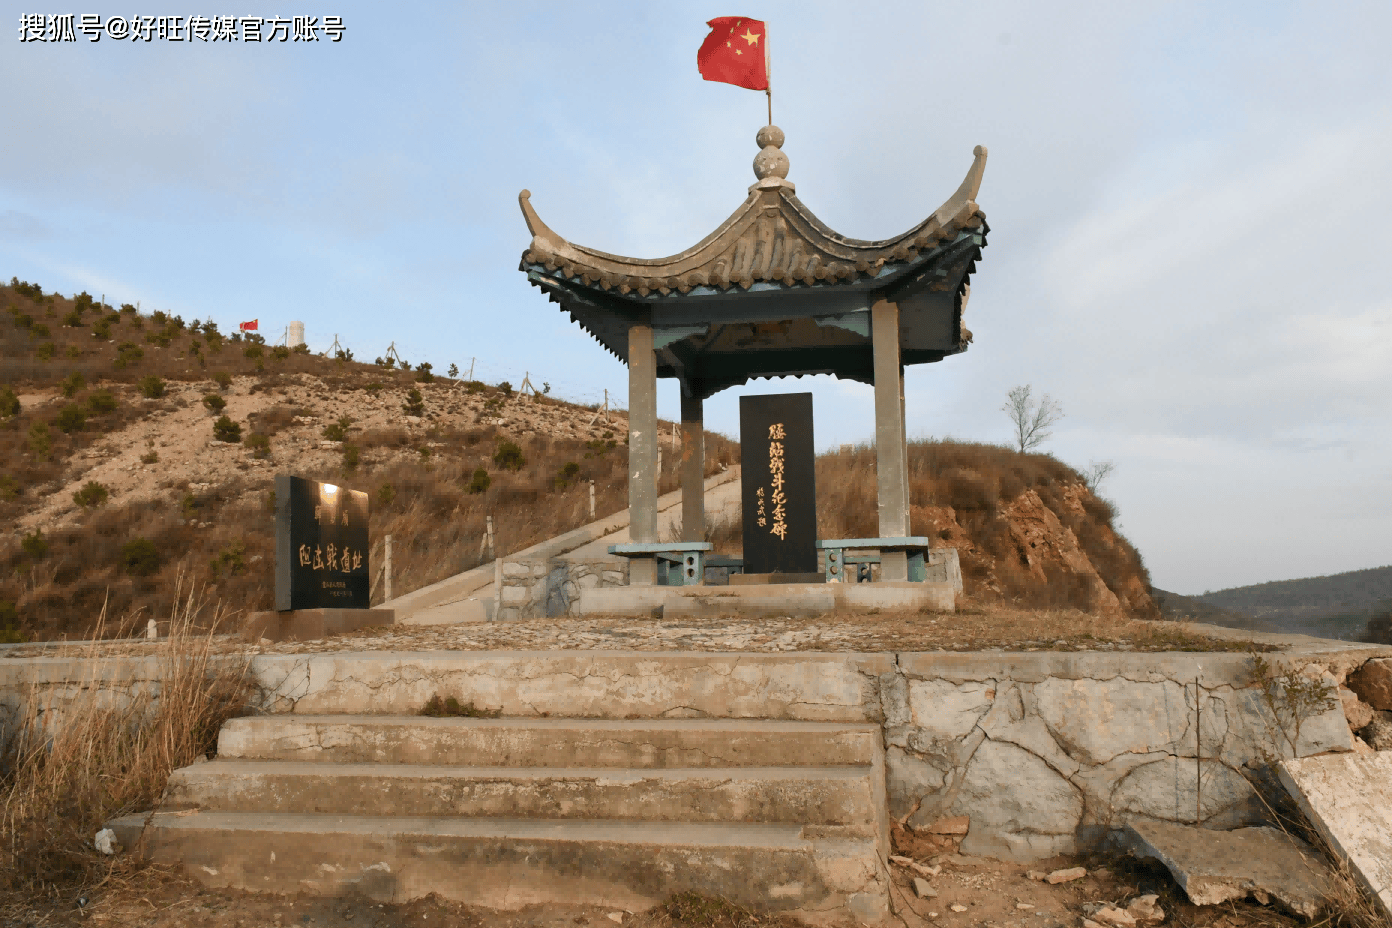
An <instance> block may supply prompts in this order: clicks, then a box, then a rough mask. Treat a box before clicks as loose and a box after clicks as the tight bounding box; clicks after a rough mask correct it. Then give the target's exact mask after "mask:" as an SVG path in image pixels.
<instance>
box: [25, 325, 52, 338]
mask: <svg viewBox="0 0 1392 928" xmlns="http://www.w3.org/2000/svg"><path fill="white" fill-rule="evenodd" d="M29 337H30V338H52V337H53V334H52V333H51V332H49V331H48V326H46V325H44V324H43V323H42V322H36V323H34V324H33V325H31V326H30V327H29Z"/></svg>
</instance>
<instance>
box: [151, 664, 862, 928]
mask: <svg viewBox="0 0 1392 928" xmlns="http://www.w3.org/2000/svg"><path fill="white" fill-rule="evenodd" d="M588 653H590V654H596V653H597V652H588ZM537 656H538V657H540V656H541V655H537ZM396 657H397V658H408V657H409V655H396ZM437 657H438V655H437ZM509 657H513V658H517V659H518V660H519V662H525V660H526V655H523V654H520V653H513V654H510V655H509ZM693 657H694V656H692V655H686V658H687V660H688V662H689V661H690V660H691V659H692V658H693ZM710 657H712V658H717V659H719V658H725V659H728V658H729V655H719V656H717V655H710ZM719 678H720V675H719V674H716V675H715V676H714V677H713V679H717V680H718V679H719ZM717 685H718V684H717ZM464 696H465V698H466V699H467V698H469V696H468V694H467V693H465V694H464ZM706 696H707V697H708V698H707V699H706V700H704V701H705V703H706V704H707V705H708V706H719V705H733V704H735V703H737V702H738V701H739V699H738V698H733V699H728V700H727V699H725V698H722V696H721V694H720V693H718V692H708V693H707V694H706ZM325 701H326V700H325V699H323V698H320V699H318V700H316V705H317V706H318V708H315V709H313V710H312V711H313V712H315V713H323V711H324V710H323V706H324V704H325ZM348 702H350V703H351V702H354V700H348ZM384 703H385V705H384V708H383V710H382V711H384V712H393V711H396V712H399V711H400V705H399V700H394V699H386V700H384ZM392 703H396V705H392ZM599 708H600V709H601V710H602V711H601V712H600V713H599V714H602V715H603V716H606V717H601V718H595V717H590V718H553V717H537V715H539V713H537V714H534V715H531V716H529V717H511V718H506V717H505V718H425V717H421V716H413V715H405V714H383V715H364V714H354V715H348V714H344V715H336V714H301V713H297V712H294V711H291V712H288V713H281V714H268V715H260V716H254V717H248V718H239V719H233V720H231V721H229V722H228V723H227V724H226V725H225V726H224V727H223V729H222V731H221V733H220V735H219V738H218V755H217V758H216V759H215V760H213V761H208V762H203V763H199V764H195V765H193V766H190V767H185V768H183V769H181V770H178V771H175V773H174V774H173V776H172V777H171V779H170V781H169V785H168V788H167V790H166V793H165V797H164V799H163V800H162V802H161V804H160V808H159V809H158V810H157V811H156V812H155V814H154V815H153V816H151V817H150V819H149V821H148V825H147V826H146V828H145V831H144V837H143V844H142V846H143V848H144V853H146V854H147V855H149V856H151V857H152V858H154V859H155V860H159V861H165V862H179V863H182V865H183V867H184V869H185V870H186V872H188V873H189V874H190V875H192V876H195V877H197V878H199V879H201V880H202V881H203V882H205V883H207V884H209V885H213V886H220V887H234V888H239V889H247V890H258V891H271V892H278V893H299V892H310V893H314V894H320V895H338V894H341V893H344V892H346V891H351V890H353V889H356V890H357V891H360V892H361V893H363V894H365V895H366V896H368V897H371V898H373V899H376V900H379V901H398V902H399V901H405V900H408V899H412V898H417V897H420V896H424V895H427V894H429V893H432V892H435V893H439V894H440V895H442V896H444V897H447V898H451V899H455V900H459V901H464V902H469V903H473V904H478V905H485V906H491V907H494V908H500V909H515V908H518V907H520V906H524V905H530V904H533V903H541V902H561V903H580V904H594V905H604V906H612V907H615V908H621V909H626V910H628V911H640V910H642V909H645V908H647V907H649V906H651V905H653V904H654V903H657V902H659V901H661V900H662V899H663V898H665V897H666V896H668V895H669V894H671V893H674V892H679V891H682V890H697V891H699V892H702V893H707V894H713V895H720V896H724V897H726V898H728V899H730V900H732V901H735V902H738V903H740V904H743V905H748V906H751V907H756V908H759V909H764V910H777V911H787V912H790V913H793V914H796V915H798V916H800V917H802V918H804V919H805V920H807V921H809V922H811V923H813V924H821V925H842V924H846V925H849V924H854V923H861V924H876V923H878V922H880V921H882V920H883V919H884V918H885V917H886V916H887V915H888V882H887V876H886V871H885V864H886V855H887V854H888V823H887V803H886V800H885V773H884V747H883V743H882V735H881V729H880V726H879V725H878V724H877V723H875V722H871V721H806V720H789V719H787V718H781V719H760V718H747V717H745V718H711V717H705V718H662V717H657V718H653V717H649V718H636V717H632V716H634V715H636V714H637V713H633V712H631V711H628V710H631V709H632V708H634V706H631V705H625V704H624V702H623V701H621V700H613V701H611V702H610V703H609V704H608V705H606V706H602V707H599ZM595 710H596V706H595V705H593V704H590V705H587V706H586V707H585V709H584V710H583V711H586V712H587V713H588V714H595ZM358 711H361V710H360V707H359V710H358ZM504 711H508V707H507V706H504ZM575 711H581V710H575ZM626 715H627V716H630V717H627V718H626V717H625V716H626Z"/></svg>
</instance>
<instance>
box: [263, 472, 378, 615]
mask: <svg viewBox="0 0 1392 928" xmlns="http://www.w3.org/2000/svg"><path fill="white" fill-rule="evenodd" d="M275 492H276V595H275V607H276V610H277V611H278V612H286V611H289V610H292V609H366V608H367V607H368V590H369V580H370V577H371V575H370V574H369V573H368V565H367V558H368V543H367V494H366V493H363V492H361V491H359V490H349V489H346V488H344V487H339V486H334V485H333V484H331V483H319V482H317V481H314V480H306V479H304V478H303V477H292V476H290V475H289V474H277V475H276V482H275Z"/></svg>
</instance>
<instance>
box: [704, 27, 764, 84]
mask: <svg viewBox="0 0 1392 928" xmlns="http://www.w3.org/2000/svg"><path fill="white" fill-rule="evenodd" d="M706 25H707V26H710V27H711V32H710V35H708V36H706V40H705V41H704V42H702V43H701V50H700V51H698V52H697V53H696V68H697V69H698V70H699V71H700V72H701V76H702V77H703V78H705V79H706V80H708V81H721V82H723V83H726V84H734V85H735V86H737V87H747V88H749V89H750V90H768V89H769V77H768V57H767V56H768V29H767V28H765V26H764V24H763V23H762V22H761V21H759V20H757V19H748V18H746V17H744V16H717V17H716V18H715V19H712V20H711V21H710V22H708V23H706Z"/></svg>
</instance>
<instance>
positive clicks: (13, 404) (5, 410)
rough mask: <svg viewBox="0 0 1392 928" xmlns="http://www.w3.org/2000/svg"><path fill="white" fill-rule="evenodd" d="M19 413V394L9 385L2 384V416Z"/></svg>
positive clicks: (6, 416)
mask: <svg viewBox="0 0 1392 928" xmlns="http://www.w3.org/2000/svg"><path fill="white" fill-rule="evenodd" d="M17 415H19V395H18V394H17V393H15V392H14V390H11V389H10V387H9V385H8V384H6V385H5V386H0V418H5V419H8V418H9V417H10V416H17Z"/></svg>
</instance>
